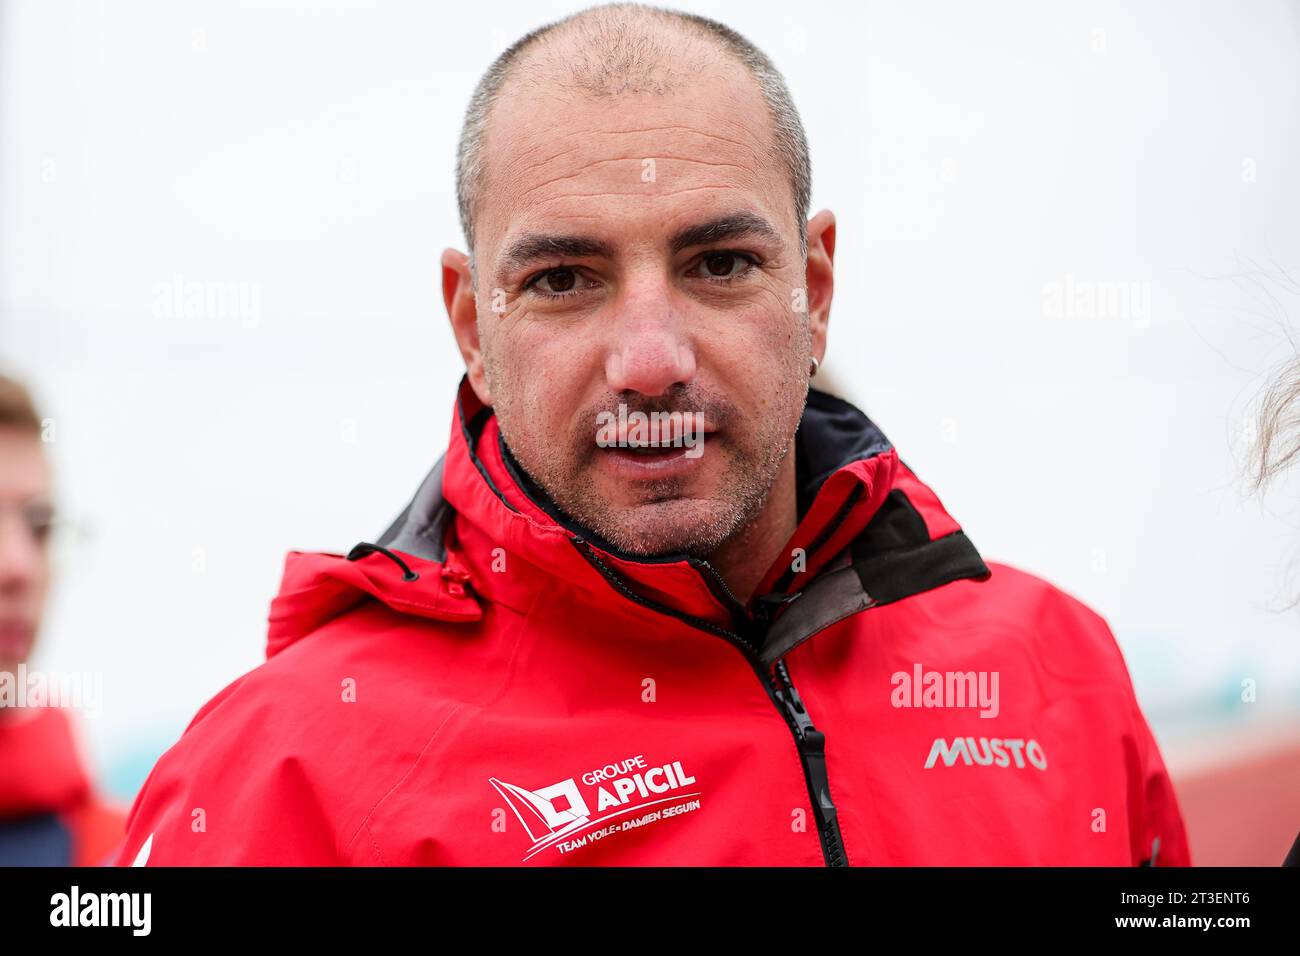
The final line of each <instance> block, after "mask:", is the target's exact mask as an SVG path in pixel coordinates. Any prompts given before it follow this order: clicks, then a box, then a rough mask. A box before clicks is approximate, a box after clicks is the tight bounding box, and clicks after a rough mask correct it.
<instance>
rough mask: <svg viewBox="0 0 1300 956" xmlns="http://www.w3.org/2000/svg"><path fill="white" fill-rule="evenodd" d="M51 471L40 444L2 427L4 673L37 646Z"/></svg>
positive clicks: (45, 584) (0, 647)
mask: <svg viewBox="0 0 1300 956" xmlns="http://www.w3.org/2000/svg"><path fill="white" fill-rule="evenodd" d="M50 516H51V506H50V469H49V465H48V463H47V462H46V459H45V454H44V450H43V449H42V447H41V442H40V439H39V438H37V437H35V436H33V435H31V434H28V433H26V432H21V431H18V430H16V429H12V428H3V427H0V671H9V672H10V673H12V672H13V671H14V670H15V668H17V666H18V664H19V663H20V662H22V661H24V660H26V659H27V657H28V655H29V654H30V653H31V650H32V644H33V642H34V641H35V640H36V630H37V626H38V625H39V624H40V619H41V609H42V608H43V607H44V605H45V593H46V591H47V589H48V588H49V582H50V564H49V555H48V549H47V539H48V536H49V527H50Z"/></svg>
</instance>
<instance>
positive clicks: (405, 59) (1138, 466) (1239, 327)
mask: <svg viewBox="0 0 1300 956" xmlns="http://www.w3.org/2000/svg"><path fill="white" fill-rule="evenodd" d="M686 8H687V9H690V10H692V11H695V12H699V13H704V14H706V15H710V16H714V17H716V18H719V19H722V20H724V21H725V22H727V23H728V24H729V25H731V26H733V27H735V28H736V29H738V30H740V31H741V32H742V33H744V34H745V35H747V36H748V37H749V38H750V39H751V40H753V41H754V42H756V43H757V44H758V45H759V46H761V47H762V48H764V49H765V50H766V51H767V52H768V53H769V55H770V56H771V57H772V58H773V59H774V60H775V62H776V64H777V66H778V67H779V68H780V69H781V70H782V71H783V72H784V74H785V76H786V77H787V80H788V82H789V85H790V87H791V90H792V92H793V95H794V98H795V101H796V103H797V104H798V106H799V109H800V111H801V113H802V116H803V119H804V123H805V126H806V128H807V131H808V135H809V139H810V143H811V147H812V155H813V168H814V176H813V182H814V210H816V209H820V208H823V207H829V208H831V209H833V210H834V211H835V213H836V215H837V217H838V223H839V231H838V248H837V252H836V265H837V288H836V296H835V304H834V307H833V309H832V314H831V337H830V357H829V361H828V364H827V368H828V369H829V370H830V373H831V375H832V376H834V377H835V379H836V380H837V381H838V382H839V383H840V384H841V386H842V387H843V389H844V390H845V391H846V392H847V393H848V394H849V396H850V397H852V398H853V399H855V400H856V401H857V402H858V403H859V404H860V405H861V406H862V407H863V408H864V409H865V410H866V411H867V412H868V414H870V415H871V416H872V417H873V418H874V419H875V420H876V421H877V423H878V424H880V425H881V427H882V428H883V429H884V430H885V432H886V434H888V435H889V436H890V438H891V439H892V440H893V442H894V443H895V444H896V445H897V446H898V448H899V449H900V452H901V454H902V455H903V458H904V460H905V461H907V463H908V464H909V465H910V466H911V467H913V468H914V469H915V470H916V471H917V472H918V474H919V475H920V476H921V477H922V479H923V480H925V481H926V482H927V483H929V484H931V485H932V486H933V487H934V488H935V490H936V491H937V492H938V493H939V495H940V496H941V497H942V498H943V500H944V503H945V504H946V505H947V507H948V508H949V510H950V511H951V512H952V514H953V515H954V516H955V517H956V518H957V520H958V521H959V522H961V523H962V524H963V525H964V526H965V528H966V530H967V531H968V533H969V534H970V536H971V537H972V539H973V540H974V541H975V543H976V545H977V546H978V547H979V548H980V549H981V551H982V552H983V553H984V554H985V556H986V557H988V558H990V559H995V560H1001V561H1006V562H1009V563H1012V564H1016V565H1019V566H1021V567H1023V568H1026V569H1029V570H1032V571H1034V572H1036V573H1039V574H1041V575H1042V576H1044V577H1046V578H1048V579H1049V580H1051V581H1053V582H1055V583H1057V584H1058V585H1060V586H1062V587H1064V588H1066V589H1067V590H1069V591H1070V592H1072V593H1074V594H1075V595H1077V596H1079V597H1080V598H1082V599H1084V600H1086V601H1087V602H1089V603H1090V604H1091V605H1093V606H1094V607H1096V608H1097V609H1098V610H1099V611H1100V612H1101V613H1103V614H1104V615H1105V616H1106V617H1107V619H1108V620H1109V621H1110V623H1111V625H1112V627H1113V628H1114V630H1115V631H1116V633H1117V635H1118V637H1119V639H1120V642H1121V644H1122V646H1123V648H1124V651H1125V654H1126V656H1127V658H1128V660H1129V663H1130V667H1131V670H1132V673H1133V676H1134V680H1135V683H1136V684H1137V688H1138V692H1139V697H1140V699H1141V701H1142V703H1143V707H1144V709H1145V710H1146V711H1147V713H1148V715H1149V717H1150V718H1151V720H1152V722H1153V724H1154V725H1155V728H1156V731H1157V734H1158V736H1159V737H1160V738H1161V739H1162V740H1168V739H1173V738H1176V737H1178V735H1180V734H1186V733H1190V732H1191V730H1192V729H1193V728H1195V727H1197V726H1198V725H1199V723H1201V722H1205V721H1209V722H1216V723H1219V724H1234V725H1236V724H1241V723H1242V722H1243V721H1244V720H1246V719H1247V718H1250V717H1252V716H1253V717H1258V716H1259V715H1261V714H1268V713H1283V714H1286V713H1288V708H1290V709H1291V710H1290V711H1289V713H1292V714H1294V713H1295V712H1296V711H1295V708H1297V707H1300V653H1298V651H1300V635H1298V634H1297V625H1298V624H1300V619H1298V618H1297V614H1296V612H1295V611H1286V610H1283V608H1284V607H1285V605H1286V604H1287V603H1288V602H1289V601H1290V600H1291V598H1292V597H1293V596H1294V595H1296V594H1300V581H1298V580H1297V576H1296V575H1294V574H1292V571H1293V570H1294V566H1295V562H1296V558H1297V554H1300V512H1297V508H1296V504H1297V503H1300V488H1298V487H1297V486H1296V484H1295V483H1294V482H1284V483H1282V484H1280V485H1279V486H1278V487H1277V488H1276V489H1275V491H1274V493H1273V494H1272V495H1271V496H1270V497H1269V498H1268V499H1267V500H1266V501H1265V502H1263V503H1261V502H1260V501H1259V500H1257V499H1250V498H1247V497H1245V496H1244V494H1243V483H1242V481H1241V480H1240V476H1241V473H1242V467H1243V451H1244V447H1245V440H1246V439H1248V438H1249V431H1248V428H1249V425H1248V423H1249V418H1248V413H1249V411H1250V403H1251V401H1252V399H1253V398H1254V396H1255V393H1256V391H1257V390H1258V388H1259V386H1260V384H1261V383H1262V381H1263V376H1264V374H1265V373H1266V372H1268V371H1269V370H1270V369H1271V368H1272V367H1274V366H1275V365H1276V364H1277V363H1278V362H1280V361H1282V360H1283V359H1285V358H1286V357H1287V356H1288V355H1290V354H1291V351H1290V346H1289V343H1288V339H1287V334H1288V330H1289V327H1290V323H1300V290H1298V289H1297V286H1296V285H1295V283H1296V281H1297V279H1300V225H1298V221H1300V202H1298V201H1297V200H1300V189H1298V188H1297V178H1296V174H1297V171H1300V49H1298V47H1300V13H1298V12H1297V7H1296V5H1295V4H1287V3H1283V2H1276V0H1274V2H1270V0H1256V2H1249V3H1228V2H1218V3H1208V2H1203V3H1191V2H1179V3H1174V2H1163V3H1156V2H1145V3H1128V4H1121V3H1087V4H1082V3H1052V4H1040V3H1032V2H1024V3H982V4H970V3H961V2H951V3H947V2H945V3H896V4H895V3H891V4H877V3H868V4H859V3H853V4H849V3H817V2H804V3H800V4H797V5H790V4H778V3H768V2H765V3H757V2H746V3H692V4H690V5H689V6H687V7H686ZM574 9H576V7H574V6H572V5H569V4H562V3H527V4H524V3H475V4H470V5H463V4H461V5H453V4H429V3H422V4H416V3H411V4H400V3H368V2H341V3H328V2H321V3H308V2H296V3H288V2H280V3H259V4H232V3H228V2H227V3H215V2H214V3H194V2H184V3H182V2H175V0H171V2H164V0H156V2H129V3H126V2H124V3H103V4H96V3H69V2H19V3H15V2H6V3H4V4H3V6H0V359H3V363H4V365H5V366H6V367H7V368H9V369H10V370H14V371H17V372H18V373H20V374H21V375H23V376H24V377H26V378H27V379H29V380H30V381H31V383H32V384H33V386H34V387H35V390H36V392H37V395H38V398H39V399H40V401H41V402H42V404H43V408H44V411H45V414H46V415H48V416H50V417H51V418H52V419H53V420H54V423H55V426H56V431H55V441H54V442H53V444H52V445H51V446H50V448H51V453H52V455H53V456H54V459H55V463H56V466H57V470H58V481H59V492H60V501H61V504H62V505H63V506H64V507H65V509H66V510H67V511H68V512H69V513H70V514H71V515H72V516H73V517H74V518H75V519H76V522H77V527H78V528H79V532H80V533H79V534H78V535H74V536H71V537H69V538H68V539H66V540H65V541H64V542H63V544H62V546H61V547H60V549H59V551H58V559H59V565H58V580H57V587H56V591H55V594H54V595H53V600H52V603H51V608H50V613H49V616H48V620H47V626H46V628H45V631H44V634H43V637H42V644H41V648H40V651H39V653H38V656H37V658H36V661H35V663H36V664H37V665H39V666H40V667H42V668H45V669H49V670H65V671H74V670H76V671H80V670H94V671H101V672H102V673H103V675H104V693H105V701H104V708H105V710H104V714H103V716H102V717H100V718H98V719H96V720H90V721H86V732H87V736H88V739H89V742H90V744H91V747H92V751H93V755H94V757H95V759H96V762H97V763H98V764H99V766H100V767H101V768H104V769H106V770H107V771H108V772H109V773H110V778H109V780H110V784H111V785H112V786H113V787H114V788H115V789H116V790H117V791H118V792H119V793H121V794H122V795H124V796H129V795H130V793H131V792H132V790H133V788H134V787H135V786H136V785H138V783H139V782H140V780H141V779H142V776H143V773H144V771H145V770H147V768H148V766H149V765H151V764H152V761H153V759H155V758H156V756H157V754H158V753H159V752H160V751H161V749H163V748H164V747H166V746H168V745H169V744H170V743H171V742H172V741H173V740H174V739H175V738H176V736H177V735H178V734H179V733H180V730H181V729H182V728H183V726H184V724H185V723H186V722H187V721H188V720H189V718H190V717H191V716H192V715H193V713H194V712H195V710H197V709H198V707H199V706H200V705H201V704H202V703H203V702H204V701H205V700H207V699H208V698H209V697H210V696H211V695H212V694H214V693H215V692H216V691H217V690H219V689H220V688H221V687H223V686H224V685H225V684H227V683H228V682H229V681H230V680H232V679H233V678H235V677H236V676H238V675H239V674H240V673H242V672H244V671H246V670H247V669H249V668H250V667H253V666H255V665H256V664H257V663H258V662H259V661H260V659H261V655H262V650H263V641H264V636H265V616H266V611H267V605H268V602H269V600H270V598H271V597H272V595H273V594H274V592H275V590H276V587H277V585H278V582H279V573H280V567H281V562H282V560H283V555H284V553H285V552H286V551H287V550H290V549H321V550H330V551H346V550H347V549H348V548H349V547H350V546H351V545H352V544H354V543H355V542H356V541H358V540H362V539H367V540H373V539H374V537H375V536H377V535H378V533H379V532H380V531H381V530H382V529H383V528H384V527H385V526H386V525H387V523H388V521H389V520H390V519H391V518H392V517H393V516H394V515H395V514H396V513H397V512H398V511H399V510H400V509H401V507H402V506H403V505H404V504H405V502H406V500H407V498H408V497H409V495H410V494H411V493H412V492H413V490H414V489H415V487H416V486H417V484H418V483H419V481H420V479H421V478H422V477H423V475H424V473H425V471H426V470H427V468H428V467H429V466H430V464H431V463H432V462H433V461H434V459H435V458H436V457H437V455H438V453H439V451H440V450H441V448H442V446H443V445H444V443H445V441H446V437H447V433H448V425H449V422H450V416H451V401H452V397H453V391H454V387H455V384H456V382H457V380H458V378H459V374H460V360H459V356H458V355H457V353H456V351H455V350H454V347H453V343H452V338H451V334H450V332H449V331H448V329H447V326H446V322H445V314H444V312H443V309H442V304H441V297H440V292H439V266H438V256H439V254H440V252H441V250H442V249H443V248H444V247H445V246H447V245H455V246H460V245H461V238H460V235H459V227H458V223H457V220H456V215H455V202H454V190H453V178H452V177H453V168H454V153H455V141H456V137H457V135H458V132H459V127H460V122H461V118H462V115H463V111H464V108H465V106H466V103H467V101H468V98H469V95H470V92H471V89H472V87H473V85H474V83H475V81H476V80H477V78H478V76H479V75H480V74H481V72H482V71H483V70H484V69H486V67H487V66H488V64H489V62H490V61H491V59H492V58H493V57H494V56H495V55H496V54H497V53H498V52H500V51H501V50H503V49H504V48H505V46H506V45H507V44H508V43H509V42H510V41H512V40H513V39H514V38H516V37H517V36H519V35H521V34H523V33H524V32H526V31H527V30H528V29H531V28H532V27H534V26H537V25H539V24H540V23H542V22H544V21H547V20H550V19H554V18H555V17H558V16H560V15H563V14H565V13H568V12H571V11H572V10H574ZM1288 276H1289V277H1290V278H1288ZM1067 281H1068V282H1071V283H1073V284H1074V287H1075V288H1077V289H1078V288H1082V289H1087V288H1093V289H1096V288H1102V287H1106V286H1110V287H1114V288H1118V287H1119V286H1118V284H1133V283H1136V284H1137V285H1136V286H1133V288H1136V289H1138V290H1140V291H1145V292H1146V293H1147V294H1149V296H1150V299H1149V303H1150V304H1149V309H1147V310H1144V311H1142V312H1141V313H1140V314H1130V315H1128V316H1127V317H1126V316H1124V315H1123V314H1106V315H1100V316H1088V315H1086V314H1078V312H1077V310H1076V312H1075V314H1064V315H1062V314H1059V312H1056V311H1055V310H1054V309H1053V307H1052V297H1051V290H1052V289H1053V288H1056V289H1062V288H1064V286H1065V284H1066V283H1067ZM177 282H180V283H182V284H184V283H194V282H197V283H202V284H203V286H202V287H203V288H205V289H208V290H212V289H220V288H227V287H230V288H234V289H236V290H241V289H242V290H243V291H244V292H246V293H248V294H253V295H255V296H256V299H255V300H250V301H249V303H248V304H250V305H252V304H254V302H255V304H256V306H257V308H256V309H255V310H253V309H250V310H249V311H247V312H244V313H236V314H229V313H223V312H222V311H221V310H220V309H216V310H214V311H210V312H208V313H207V314H198V315H192V316H191V315H187V314H185V311H184V308H183V303H182V305H181V306H180V307H175V306H174V304H169V302H168V300H167V299H166V297H165V292H166V290H167V289H168V288H170V287H171V286H172V285H173V284H175V283H177ZM1053 284H1056V285H1055V286H1054V285H1053ZM1089 284H1091V285H1089ZM160 296H162V298H160ZM1247 678H1249V679H1253V680H1255V681H1257V682H1258V695H1259V701H1258V703H1257V704H1255V705H1249V706H1248V705H1244V704H1242V703H1240V690H1241V682H1242V680H1243V679H1247ZM1285 719H1288V720H1291V721H1294V717H1286V718H1285ZM1252 726H1253V725H1252Z"/></svg>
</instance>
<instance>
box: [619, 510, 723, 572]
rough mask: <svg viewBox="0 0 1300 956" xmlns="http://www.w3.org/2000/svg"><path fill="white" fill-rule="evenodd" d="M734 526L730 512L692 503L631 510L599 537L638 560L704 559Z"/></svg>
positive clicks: (721, 542)
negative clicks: (677, 556) (673, 556)
mask: <svg viewBox="0 0 1300 956" xmlns="http://www.w3.org/2000/svg"><path fill="white" fill-rule="evenodd" d="M734 523H735V522H734V520H733V516H732V515H731V514H730V509H728V508H726V507H724V506H721V505H719V504H717V503H715V502H711V501H700V500H698V499H693V500H686V501H670V502H659V503H655V504H648V505H640V506H635V507H630V508H629V509H628V511H627V512H626V513H625V515H624V516H623V519H622V520H621V521H619V522H618V524H617V526H615V527H609V528H606V529H604V530H603V531H601V532H600V533H601V536H602V537H604V538H605V539H606V540H607V541H609V542H610V543H611V544H613V545H615V546H616V547H617V548H619V550H621V551H624V552H626V553H628V554H634V555H637V556H639V557H645V558H654V557H662V556H665V555H670V554H682V553H685V554H691V555H694V556H696V557H704V556H706V555H707V554H709V553H711V552H713V551H714V550H716V549H717V548H718V547H719V546H720V545H721V544H723V542H724V541H725V540H726V538H727V537H728V536H729V529H730V526H731V525H733V524H734ZM597 530H600V529H597Z"/></svg>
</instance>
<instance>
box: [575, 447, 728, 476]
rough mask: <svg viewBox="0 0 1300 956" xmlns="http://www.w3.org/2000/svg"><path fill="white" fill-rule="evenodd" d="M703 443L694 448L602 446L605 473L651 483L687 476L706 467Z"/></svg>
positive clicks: (601, 463)
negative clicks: (703, 466)
mask: <svg viewBox="0 0 1300 956" xmlns="http://www.w3.org/2000/svg"><path fill="white" fill-rule="evenodd" d="M699 437H701V438H702V437H703V436H699ZM703 450H704V449H703V442H701V441H693V442H692V444H691V445H686V444H683V443H674V442H672V441H662V442H646V443H630V444H629V445H628V446H627V447H618V446H610V447H607V448H600V447H598V448H597V449H596V451H597V452H598V454H597V459H596V460H597V462H598V464H599V466H600V467H601V469H602V470H604V471H605V472H606V473H609V474H611V475H613V476H614V477H616V478H620V479H624V480H627V479H631V480H637V479H641V480H651V479H656V480H659V479H664V478H676V477H681V476H686V475H689V474H691V473H693V472H694V471H696V470H698V469H699V468H700V467H701V466H702V462H703V459H704V456H703V454H702V452H703Z"/></svg>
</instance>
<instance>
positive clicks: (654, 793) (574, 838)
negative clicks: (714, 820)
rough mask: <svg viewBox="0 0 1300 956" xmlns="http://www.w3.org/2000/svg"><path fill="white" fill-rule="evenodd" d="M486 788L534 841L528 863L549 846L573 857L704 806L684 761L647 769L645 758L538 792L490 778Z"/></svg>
mask: <svg viewBox="0 0 1300 956" xmlns="http://www.w3.org/2000/svg"><path fill="white" fill-rule="evenodd" d="M579 781H581V784H582V786H581V787H580V786H579ZM488 783H490V784H492V786H493V787H495V788H496V790H497V792H498V793H500V794H501V796H502V797H503V798H504V799H505V801H506V804H507V805H508V806H509V807H510V809H511V810H513V811H514V813H515V816H516V817H518V818H519V822H520V823H521V824H523V827H524V831H525V832H526V833H527V834H528V837H529V839H530V840H531V841H532V846H531V847H530V848H529V849H528V852H527V853H525V854H524V860H528V859H531V858H532V857H533V856H535V855H536V854H538V853H540V852H542V851H543V850H545V849H547V848H549V847H555V849H556V850H557V851H558V852H559V853H570V852H572V851H574V850H576V849H578V848H580V847H583V846H587V845H588V844H590V843H594V842H596V841H598V840H603V839H604V838H605V837H607V836H610V835H612V834H615V833H621V832H624V831H626V830H634V829H637V828H639V827H643V826H646V825H648V824H651V823H656V822H658V821H660V820H665V819H668V818H670V817H675V816H680V815H681V814H683V813H691V812H693V811H695V810H698V809H699V808H700V801H699V800H698V799H693V798H698V797H699V795H700V791H699V790H698V789H691V788H692V787H693V785H694V784H695V778H694V777H693V776H691V775H690V774H688V773H687V772H686V771H685V770H683V769H682V762H681V761H680V760H674V761H672V762H671V763H665V764H658V765H654V766H649V765H648V764H647V762H646V759H645V755H644V754H638V755H637V756H635V757H628V758H627V759H625V760H620V761H618V762H617V763H611V764H606V765H605V766H603V767H597V768H596V769H595V770H589V771H587V772H586V773H584V774H582V775H581V776H580V777H569V778H568V779H566V780H561V781H560V782H559V783H553V784H551V785H550V786H549V787H542V788H540V789H538V790H528V789H526V788H524V787H520V786H516V785H515V784H513V783H506V782H505V781H504V780H499V779H497V778H496V777H489V778H488ZM592 804H595V808H596V809H595V815H594V816H593V814H592V810H591V805H592ZM642 811H644V812H642Z"/></svg>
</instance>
